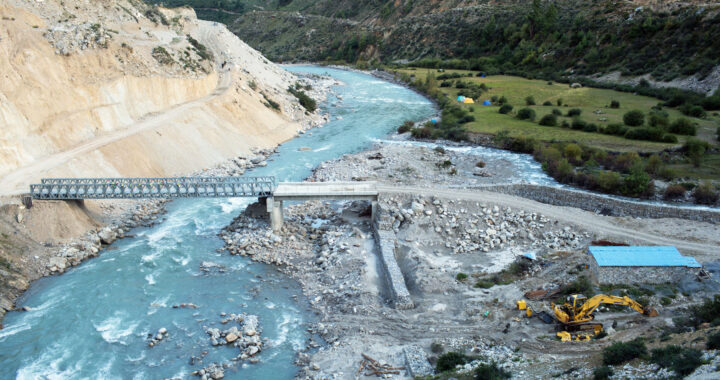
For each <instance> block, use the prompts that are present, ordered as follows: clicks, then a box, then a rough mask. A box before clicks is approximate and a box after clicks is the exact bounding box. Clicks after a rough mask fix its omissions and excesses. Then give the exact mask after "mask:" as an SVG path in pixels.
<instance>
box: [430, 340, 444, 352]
mask: <svg viewBox="0 0 720 380" xmlns="http://www.w3.org/2000/svg"><path fill="white" fill-rule="evenodd" d="M430 351H432V352H433V353H434V354H439V353H442V352H443V351H445V349H444V348H443V345H442V344H440V343H438V342H432V343H431V344H430Z"/></svg>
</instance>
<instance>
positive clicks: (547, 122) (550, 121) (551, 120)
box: [539, 114, 557, 127]
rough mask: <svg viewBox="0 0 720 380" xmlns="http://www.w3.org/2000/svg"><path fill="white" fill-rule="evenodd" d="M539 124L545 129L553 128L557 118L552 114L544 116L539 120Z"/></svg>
mask: <svg viewBox="0 0 720 380" xmlns="http://www.w3.org/2000/svg"><path fill="white" fill-rule="evenodd" d="M539 124H540V125H544V126H547V127H554V126H556V125H557V116H555V115H553V114H548V115H545V116H543V117H542V119H540V122H539Z"/></svg>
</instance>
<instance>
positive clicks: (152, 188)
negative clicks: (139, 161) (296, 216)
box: [30, 177, 277, 200]
mask: <svg viewBox="0 0 720 380" xmlns="http://www.w3.org/2000/svg"><path fill="white" fill-rule="evenodd" d="M276 186H277V183H276V181H275V177H168V178H49V179H43V180H42V181H41V183H40V184H34V185H30V195H31V196H32V198H33V199H44V200H69V199H124V198H127V199H139V198H221V197H268V196H272V193H273V191H274V190H275V187H276Z"/></svg>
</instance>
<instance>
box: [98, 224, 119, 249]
mask: <svg viewBox="0 0 720 380" xmlns="http://www.w3.org/2000/svg"><path fill="white" fill-rule="evenodd" d="M98 237H99V238H100V241H102V242H103V243H104V244H108V245H109V244H112V243H113V242H114V241H115V240H117V233H116V232H115V231H113V230H112V228H110V227H105V228H103V229H102V230H100V232H98Z"/></svg>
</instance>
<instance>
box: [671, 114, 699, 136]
mask: <svg viewBox="0 0 720 380" xmlns="http://www.w3.org/2000/svg"><path fill="white" fill-rule="evenodd" d="M668 132H670V133H675V134H678V135H687V136H695V134H697V128H696V127H695V124H694V123H693V122H692V121H690V120H688V119H686V118H680V119H677V120H675V121H673V122H672V124H670V129H669V130H668Z"/></svg>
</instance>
